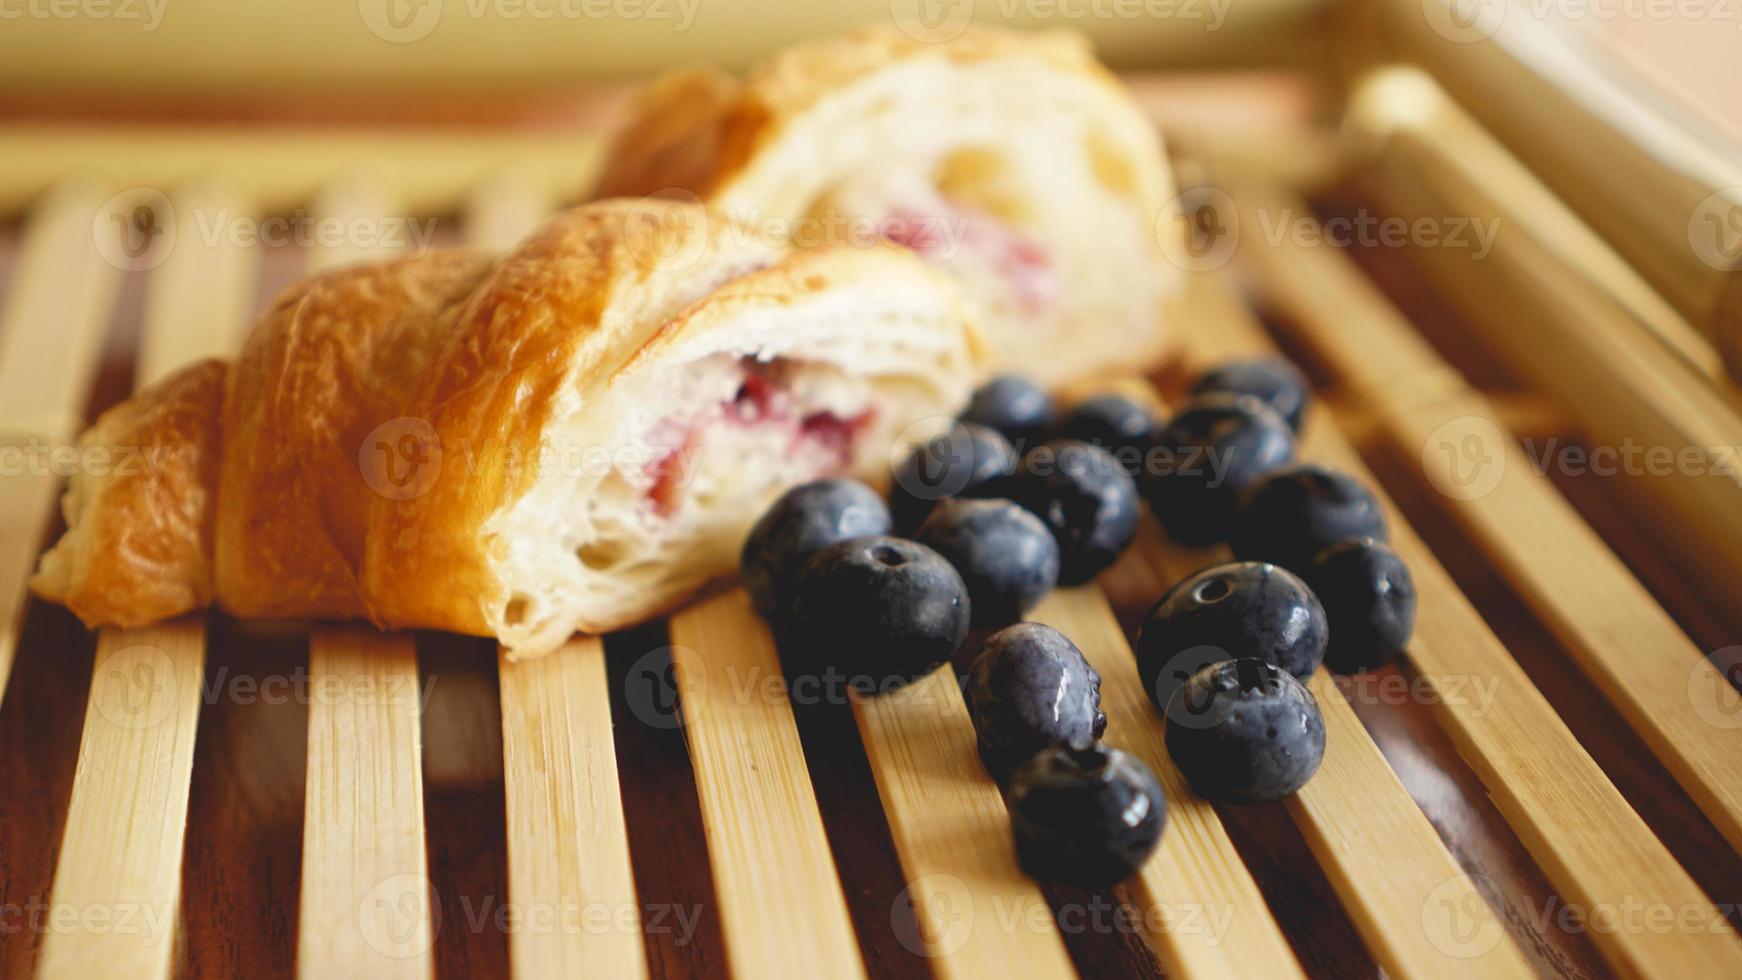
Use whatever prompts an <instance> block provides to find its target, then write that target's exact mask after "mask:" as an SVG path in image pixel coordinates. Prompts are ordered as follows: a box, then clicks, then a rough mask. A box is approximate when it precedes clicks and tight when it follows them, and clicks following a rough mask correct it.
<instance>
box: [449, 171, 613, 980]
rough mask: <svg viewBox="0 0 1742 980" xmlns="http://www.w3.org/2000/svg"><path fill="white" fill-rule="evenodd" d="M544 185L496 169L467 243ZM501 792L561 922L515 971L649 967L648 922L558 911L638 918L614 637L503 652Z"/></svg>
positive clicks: (533, 941)
mask: <svg viewBox="0 0 1742 980" xmlns="http://www.w3.org/2000/svg"><path fill="white" fill-rule="evenodd" d="M542 200H543V195H542V194H540V193H539V192H538V191H537V190H536V189H534V187H533V186H532V185H531V184H530V183H528V182H527V181H526V179H525V178H524V175H521V174H513V175H499V176H498V177H495V178H492V179H491V180H489V181H487V182H485V183H484V184H483V185H481V186H480V187H479V188H477V190H476V191H475V192H474V194H473V196H472V199H471V201H470V202H469V204H468V208H467V212H466V225H465V232H466V239H467V242H468V243H469V244H472V245H476V246H481V247H487V248H505V247H507V246H508V245H511V244H512V243H513V242H514V241H517V240H519V238H520V237H521V236H523V235H525V234H526V233H527V232H528V231H530V230H531V229H532V228H533V227H534V226H535V225H536V224H537V222H538V220H539V218H540V217H542V215H541V214H540V213H538V211H539V209H540V208H541V207H543V205H542V204H540V203H534V202H541V201H542ZM499 663H500V665H501V666H500V677H501V695H500V696H501V701H502V752H503V769H502V781H503V793H504V795H505V797H506V802H507V814H508V821H507V830H508V895H509V899H510V900H511V901H512V902H513V903H514V904H515V905H516V906H517V907H519V908H521V909H526V910H529V912H530V913H531V914H541V915H550V914H552V912H553V911H554V912H556V913H558V914H557V915H556V916H555V919H554V921H555V928H547V929H531V928H521V929H519V930H517V931H515V932H513V933H511V934H510V936H509V948H508V951H509V958H510V963H511V964H512V966H513V969H514V972H515V974H516V975H517V976H523V977H547V976H577V975H580V974H582V973H591V974H593V975H597V976H610V977H625V978H634V977H643V976H646V975H647V954H646V949H645V946H644V944H643V942H642V938H641V933H640V929H639V928H633V929H627V930H625V929H619V928H616V927H615V925H613V926H612V927H611V928H610V929H608V930H605V931H600V930H597V929H588V928H580V929H577V928H569V927H566V926H565V923H568V922H570V921H573V920H571V919H565V918H563V917H562V915H561V914H560V913H561V911H562V910H564V909H568V908H571V907H576V908H579V909H581V910H582V912H581V917H580V922H581V923H583V924H584V923H587V922H589V921H591V920H590V919H588V918H587V914H588V913H587V910H589V909H602V910H606V911H608V912H609V914H610V918H609V920H608V921H610V922H611V923H617V922H620V921H626V920H627V919H626V917H628V916H631V915H633V917H634V918H633V920H632V921H635V922H639V921H640V906H639V904H638V901H637V898H636V892H635V879H634V873H633V870H632V867H631V865H630V861H629V831H628V827H627V826H626V825H625V823H624V818H623V796H622V789H621V786H620V784H619V782H618V776H617V752H616V743H615V740H614V738H613V736H612V732H611V727H612V717H611V695H610V689H609V684H608V681H607V676H606V668H605V645H604V643H603V641H601V640H600V639H599V638H598V637H584V636H581V637H575V638H574V639H573V640H571V641H570V642H569V643H568V645H567V646H565V647H564V648H563V649H562V650H559V651H557V652H556V653H553V654H551V655H550V656H546V657H536V658H533V659H531V660H524V661H519V662H513V661H510V660H508V658H507V657H506V656H505V655H502V656H499Z"/></svg>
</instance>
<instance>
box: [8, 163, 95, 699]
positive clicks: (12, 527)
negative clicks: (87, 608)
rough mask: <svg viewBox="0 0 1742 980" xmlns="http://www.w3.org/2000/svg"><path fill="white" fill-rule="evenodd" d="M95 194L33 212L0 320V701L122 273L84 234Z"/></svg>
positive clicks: (68, 192)
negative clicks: (67, 450) (60, 464)
mask: <svg viewBox="0 0 1742 980" xmlns="http://www.w3.org/2000/svg"><path fill="white" fill-rule="evenodd" d="M102 199H103V192H102V191H101V190H99V189H97V188H96V187H94V186H92V185H89V184H64V185H61V186H59V187H57V188H56V189H55V190H54V191H53V192H52V193H50V194H48V195H47V196H46V197H44V198H43V199H42V201H41V202H40V203H38V204H37V206H36V208H35V210H34V211H33V213H32V215H31V218H30V223H29V225H28V227H27V228H26V229H25V234H24V244H23V249H22V251H21V252H20V253H19V256H18V262H17V266H16V267H15V269H14V271H13V278H12V286H11V288H10V290H8V295H7V297H6V306H5V310H4V313H0V451H4V452H5V454H6V455H7V456H8V457H9V459H8V463H9V465H10V466H13V467H16V469H17V472H16V474H15V475H11V476H7V477H5V481H6V484H7V491H6V493H5V494H0V694H3V693H4V692H5V690H6V682H7V680H8V679H9V678H10V677H11V674H12V661H13V658H14V656H15V655H16V654H17V650H18V635H19V630H21V629H22V628H23V625H24V622H23V620H24V607H25V603H26V601H27V600H28V598H29V597H28V595H27V593H26V591H25V583H26V582H27V581H28V580H29V578H30V573H31V571H32V570H33V569H34V568H35V567H36V555H37V551H38V549H39V548H40V547H41V544H42V538H43V535H45V534H46V533H47V532H48V528H49V526H50V524H51V523H52V522H53V520H54V506H55V501H56V500H57V499H58V497H59V491H60V482H61V481H60V478H59V476H57V475H56V474H55V472H54V471H53V468H52V467H51V466H49V465H47V464H49V463H51V462H52V460H50V459H48V458H47V455H48V454H49V453H50V452H52V451H53V450H54V449H55V448H56V447H63V446H69V445H70V444H71V441H72V439H73V437H74V436H75V435H76V434H77V432H78V429H79V427H80V426H81V425H82V424H83V418H84V409H85V402H86V400H87V398H88V397H89V394H90V385H91V381H92V379H93V378H95V376H96V368H97V357H98V354H99V352H100V351H101V348H102V341H103V334H104V330H105V328H106V327H107V326H108V322H109V314H110V312H111V311H112V310H113V308H114V305H115V296H116V291H117V290H118V289H119V287H120V283H121V275H122V270H121V269H120V268H118V267H117V266H115V265H113V264H111V263H110V262H109V261H108V260H107V259H105V258H104V254H103V253H102V252H101V251H100V250H99V249H98V247H97V243H96V241H95V239H94V238H93V233H92V229H93V227H94V226H95V224H96V222H97V220H98V217H99V215H100V214H101V213H102V210H101V209H102V205H101V201H102Z"/></svg>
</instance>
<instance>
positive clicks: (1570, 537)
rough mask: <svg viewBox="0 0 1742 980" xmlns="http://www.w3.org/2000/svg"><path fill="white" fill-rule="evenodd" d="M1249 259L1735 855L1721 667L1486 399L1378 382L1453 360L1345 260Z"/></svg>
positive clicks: (1739, 788) (1731, 747) (1461, 389)
mask: <svg viewBox="0 0 1742 980" xmlns="http://www.w3.org/2000/svg"><path fill="white" fill-rule="evenodd" d="M1282 206H1295V205H1293V204H1287V205H1282ZM1303 213H1304V212H1303ZM1253 254H1254V255H1261V256H1262V261H1261V262H1259V263H1257V264H1260V265H1262V266H1263V267H1264V268H1265V269H1266V273H1265V275H1266V281H1267V282H1268V283H1269V284H1270V285H1271V286H1272V287H1273V288H1274V289H1275V291H1276V293H1277V295H1278V297H1279V298H1280V299H1281V300H1282V301H1283V302H1285V303H1286V304H1287V305H1288V307H1289V309H1290V311H1291V313H1293V314H1294V316H1293V317H1292V319H1291V322H1293V323H1295V324H1297V325H1298V327H1299V330H1300V333H1301V334H1302V335H1303V339H1305V340H1307V342H1308V343H1310V344H1312V345H1313V346H1314V347H1316V348H1318V349H1319V350H1321V351H1322V352H1323V353H1324V354H1325V356H1326V359H1327V360H1328V361H1329V362H1330V363H1331V364H1333V365H1334V366H1335V367H1336V369H1337V371H1338V372H1339V373H1340V374H1341V375H1342V376H1344V377H1345V378H1347V379H1348V380H1349V381H1350V382H1351V383H1352V384H1353V385H1354V386H1355V387H1356V388H1357V389H1358V390H1362V391H1364V392H1367V395H1366V399H1367V402H1368V404H1369V406H1370V408H1371V409H1372V411H1373V412H1374V413H1375V415H1376V416H1377V418H1378V421H1379V424H1380V427H1381V428H1382V429H1383V430H1385V432H1386V433H1387V435H1388V436H1389V437H1390V439H1391V440H1392V441H1393V442H1394V443H1395V444H1396V445H1397V446H1399V447H1401V448H1402V450H1403V451H1404V452H1407V453H1409V454H1410V457H1411V458H1412V459H1420V461H1421V465H1422V466H1423V467H1424V472H1425V473H1426V475H1427V476H1428V478H1429V480H1430V481H1432V482H1433V483H1434V484H1435V486H1437V487H1440V488H1441V489H1442V490H1444V491H1445V492H1444V493H1443V494H1442V496H1441V497H1440V498H1439V499H1441V500H1443V501H1444V502H1445V505H1446V507H1447V509H1448V510H1449V511H1450V512H1451V513H1452V514H1453V516H1454V517H1456V518H1457V520H1458V521H1459V522H1460V524H1461V525H1462V526H1463V527H1464V528H1465V529H1466V530H1467V531H1468V532H1469V533H1470V535H1471V537H1472V538H1473V540H1474V541H1475V542H1476V544H1477V545H1478V547H1480V548H1481V549H1482V551H1483V552H1484V553H1485V554H1486V555H1487V556H1488V558H1489V559H1490V560H1491V561H1492V562H1493V563H1494V565H1495V566H1496V567H1497V568H1498V569H1499V570H1500V571H1501V573H1502V574H1504V575H1505V576H1506V577H1507V579H1508V580H1509V581H1510V582H1511V583H1512V586H1513V588H1514V590H1515V591H1516V592H1517V593H1518V594H1519V595H1520V596H1521V597H1522V598H1523V599H1524V601H1525V602H1526V603H1527V604H1529V606H1530V607H1531V609H1532V610H1533V611H1535V612H1536V614H1537V615H1538V616H1540V617H1541V618H1542V620H1543V621H1544V623H1546V624H1547V625H1548V627H1549V628H1550V629H1551V630H1552V631H1553V632H1554V634H1555V636H1556V638H1557V639H1559V640H1560V642H1561V643H1562V644H1563V645H1564V646H1565V647H1566V648H1567V651H1568V653H1569V655H1570V656H1571V659H1572V660H1573V661H1574V662H1575V663H1576V664H1578V665H1579V667H1580V668H1581V669H1582V670H1584V671H1585V673H1586V674H1588V675H1589V676H1590V677H1591V679H1592V680H1593V681H1595V682H1596V684H1597V686H1598V687H1599V688H1601V689H1602V691H1603V693H1604V695H1605V696H1606V697H1607V698H1608V699H1609V700H1610V701H1611V702H1612V703H1614V705H1615V706H1616V708H1617V709H1619V710H1620V712H1621V714H1622V716H1623V717H1625V718H1626V719H1627V721H1628V724H1629V725H1630V726H1631V727H1632V728H1633V729H1634V730H1635V731H1637V732H1638V733H1639V735H1640V737H1641V738H1643V739H1644V740H1645V742H1646V744H1647V745H1649V746H1650V747H1651V749H1652V752H1653V754H1654V755H1656V756H1657V758H1658V759H1659V760H1660V761H1661V762H1662V763H1663V764H1664V766H1665V767H1666V768H1668V769H1669V771H1670V772H1671V774H1672V775H1674V776H1675V777H1676V780H1677V781H1678V782H1679V783H1680V784H1681V785H1682V787H1683V788H1684V789H1686V790H1687V792H1688V794H1689V795H1690V796H1692V797H1693V799H1694V802H1695V803H1697V804H1698V805H1699V807H1700V809H1701V810H1702V811H1703V812H1704V813H1705V814H1706V815H1707V817H1709V818H1710V819H1711V820H1712V822H1713V824H1714V825H1716V826H1717V827H1718V829H1719V830H1720V831H1721V832H1723V833H1724V835H1725V837H1726V838H1727V839H1729V841H1730V842H1731V843H1732V845H1733V846H1735V847H1736V848H1737V849H1739V850H1742V730H1739V729H1737V728H1734V727H1725V726H1724V725H1723V724H1721V723H1719V722H1721V721H1722V720H1723V718H1724V715H1723V713H1722V710H1721V707H1720V704H1719V702H1718V701H1717V700H1716V699H1717V698H1719V697H1720V696H1721V695H1722V693H1723V692H1725V691H1726V690H1727V682H1726V681H1725V679H1724V677H1723V675H1722V674H1721V673H1720V672H1719V671H1718V669H1717V668H1716V667H1714V666H1713V665H1712V663H1711V662H1710V661H1709V660H1708V659H1707V658H1706V657H1705V656H1704V655H1703V654H1702V653H1701V651H1700V650H1699V649H1698V648H1697V647H1696V646H1695V645H1694V644H1693V642H1692V641H1691V640H1689V639H1688V638H1687V636H1686V635H1685V634H1683V633H1682V631H1681V629H1680V628H1679V627H1678V626H1677V625H1676V623H1675V621H1674V620H1673V619H1671V618H1670V617H1669V615H1668V614H1667V613H1665V612H1664V611H1663V609H1662V608H1661V607H1660V606H1658V604H1657V603H1656V601H1655V600H1653V599H1652V597H1651V595H1650V593H1649V592H1647V591H1646V590H1645V588H1644V587H1643V586H1642V585H1640V584H1639V582H1638V580H1636V579H1635V578H1634V577H1633V575H1632V573H1631V572H1630V571H1628V569H1627V567H1626V566H1625V565H1623V564H1622V562H1621V560H1620V559H1619V558H1617V557H1616V556H1615V554H1614V552H1612V551H1610V550H1609V548H1608V546H1607V545H1605V544H1604V543H1603V541H1602V539H1601V538H1600V537H1599V536H1598V535H1597V534H1596V532H1594V531H1593V530H1592V529H1591V528H1590V527H1589V526H1588V525H1587V524H1586V523H1585V522H1584V520H1583V519H1582V518H1580V516H1579V514H1578V512H1577V511H1576V510H1574V509H1573V507H1572V505H1571V504H1569V503H1568V502H1567V501H1566V500H1565V499H1564V498H1562V497H1561V496H1560V495H1559V494H1558V493H1557V492H1556V491H1555V489H1554V488H1553V486H1552V485H1551V484H1550V483H1549V482H1548V480H1547V479H1546V478H1545V477H1543V476H1541V475H1539V474H1537V473H1536V472H1535V471H1534V469H1533V468H1532V467H1533V464H1532V463H1531V461H1530V460H1529V458H1528V457H1526V456H1525V454H1524V452H1523V451H1522V450H1521V449H1519V448H1518V447H1517V446H1516V445H1515V444H1514V443H1513V441H1512V440H1511V439H1507V438H1503V437H1501V436H1500V431H1501V430H1500V429H1499V427H1498V425H1497V424H1496V423H1495V422H1494V421H1493V419H1494V411H1493V409H1492V408H1491V407H1489V406H1488V404H1487V403H1486V401H1485V400H1484V399H1482V398H1481V397H1480V396H1479V395H1477V394H1476V393H1475V392H1474V391H1472V390H1470V389H1469V388H1468V387H1466V386H1463V385H1458V386H1456V387H1454V388H1448V389H1447V390H1446V391H1444V392H1443V393H1442V395H1441V396H1440V397H1437V398H1433V399H1427V400H1423V399H1420V398H1418V397H1417V396H1416V395H1415V394H1413V393H1411V392H1408V391H1405V390H1402V389H1401V388H1399V387H1397V386H1395V385H1388V384H1386V383H1385V379H1387V378H1397V377H1409V376H1412V375H1415V376H1419V375H1421V374H1424V373H1428V372H1434V373H1437V374H1439V375H1440V376H1442V377H1443V376H1446V374H1447V372H1448V371H1449V368H1448V367H1447V365H1446V364H1445V362H1444V361H1443V360H1441V359H1440V358H1439V356H1438V354H1436V353H1435V352H1433V351H1432V349H1431V348H1428V347H1426V346H1425V345H1423V344H1422V343H1420V341H1419V340H1418V339H1417V338H1415V336H1414V334H1413V332H1412V331H1411V328H1410V326H1409V324H1408V323H1407V322H1406V321H1405V320H1403V318H1402V317H1401V315H1400V314H1398V313H1397V312H1396V311H1395V310H1394V309H1392V308H1391V306H1390V305H1389V304H1388V303H1387V302H1386V301H1385V299H1384V297H1383V296H1381V295H1380V294H1379V292H1378V291H1377V289H1376V288H1375V287H1373V286H1372V285H1371V284H1370V283H1369V282H1367V281H1366V280H1365V279H1364V278H1363V277H1362V276H1361V275H1360V273H1359V272H1358V270H1356V269H1355V267H1354V265H1353V264H1352V263H1350V262H1349V261H1348V259H1347V258H1346V257H1344V256H1341V255H1338V254H1335V253H1334V252H1332V251H1329V250H1324V249H1316V250H1313V249H1290V250H1288V251H1285V252H1279V253H1275V254H1269V253H1266V252H1263V251H1262V250H1258V251H1255V252H1254V253H1253ZM1403 338H1407V340H1405V339H1403ZM1470 435H1474V436H1475V437H1476V438H1477V441H1478V442H1479V443H1480V444H1481V450H1480V453H1481V455H1482V456H1484V457H1485V458H1486V459H1488V460H1489V461H1490V462H1488V463H1483V464H1481V465H1482V466H1484V467H1487V468H1484V469H1479V470H1467V469H1466V470H1464V471H1454V470H1453V469H1452V467H1453V466H1454V465H1458V466H1464V467H1468V466H1469V465H1470V464H1471V460H1470V459H1468V458H1466V457H1464V456H1462V455H1459V456H1458V457H1457V458H1456V459H1454V458H1452V457H1450V456H1448V455H1447V454H1446V453H1445V452H1443V451H1442V449H1443V448H1444V446H1446V445H1450V446H1452V447H1453V448H1454V449H1457V450H1459V451H1460V452H1461V450H1462V448H1463V446H1464V441H1463V440H1464V439H1465V438H1466V437H1467V436H1470ZM1464 478H1467V479H1464ZM1714 503H1716V501H1714ZM1738 503H1742V490H1739V489H1738V488H1736V487H1731V490H1730V494H1729V496H1728V507H1729V509H1730V510H1736V509H1737V508H1736V505H1737V504H1738ZM1706 518H1707V520H1708V521H1709V522H1710V523H1709V524H1708V525H1704V526H1705V527H1706V528H1707V529H1708V533H1709V534H1710V535H1711V536H1712V538H1713V542H1712V544H1713V546H1714V547H1719V548H1722V547H1723V545H1722V544H1721V543H1720V542H1721V540H1722V538H1721V532H1720V531H1719V527H1720V525H1719V523H1718V522H1719V521H1720V520H1721V519H1722V518H1721V515H1719V514H1717V513H1710V512H1709V513H1707V514H1706ZM1738 547H1742V543H1739V544H1738ZM1715 712H1716V713H1715Z"/></svg>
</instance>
